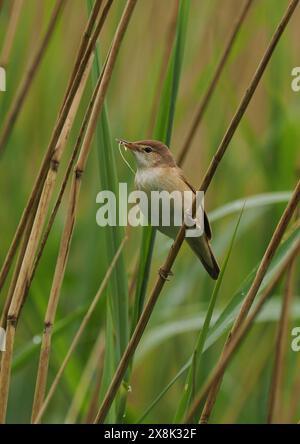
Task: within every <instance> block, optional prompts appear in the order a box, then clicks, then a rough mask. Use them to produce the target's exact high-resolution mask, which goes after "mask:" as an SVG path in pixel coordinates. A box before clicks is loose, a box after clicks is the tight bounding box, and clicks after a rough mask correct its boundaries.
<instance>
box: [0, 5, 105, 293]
mask: <svg viewBox="0 0 300 444" xmlns="http://www.w3.org/2000/svg"><path fill="white" fill-rule="evenodd" d="M98 2H101V0H98ZM111 3H112V0H108V2H107V5H106V7H105V9H104V10H103V12H102V15H101V17H100V19H99V21H98V24H97V26H96V29H95V31H94V32H93V36H92V37H91V39H90V42H89V44H88V46H87V48H86V50H85V52H84V49H85V48H83V45H85V44H86V40H85V39H84V37H83V38H82V43H81V45H80V47H79V52H78V54H80V53H82V52H84V57H83V59H82V61H81V63H80V66H79V68H78V71H77V73H76V76H75V79H74V80H73V73H72V75H71V78H70V81H69V87H68V90H69V94H68V97H67V99H64V101H63V105H62V107H61V110H60V113H59V117H58V119H57V122H56V125H55V128H54V130H53V133H52V136H51V140H50V143H49V145H48V148H47V151H46V154H45V156H44V159H43V161H42V165H41V168H40V171H39V173H38V176H37V179H36V181H35V183H34V186H33V189H32V192H31V195H30V197H29V200H28V202H27V205H26V207H25V209H24V211H23V214H22V216H21V219H20V222H19V224H18V227H17V230H16V233H15V235H14V238H13V240H12V243H11V245H10V248H9V251H8V253H7V255H6V258H5V260H4V263H3V265H2V268H1V272H0V291H1V289H2V288H3V285H4V283H5V280H6V278H7V275H8V272H9V270H10V267H11V264H12V261H13V258H14V256H15V253H16V251H17V248H18V246H19V242H20V240H21V238H22V236H23V232H24V229H25V226H26V224H27V220H28V217H29V214H30V213H31V211H32V208H33V206H34V204H35V202H36V201H39V199H40V195H41V192H42V188H43V185H44V182H45V179H46V175H47V172H48V170H49V168H50V162H51V157H52V155H53V153H54V150H55V147H56V145H57V143H58V140H59V137H60V135H61V131H62V129H63V126H64V124H65V121H66V119H67V116H68V114H69V111H70V107H71V105H72V102H73V100H74V96H75V94H76V92H77V89H78V87H79V85H80V82H81V80H82V76H83V74H84V72H85V69H86V66H87V64H88V62H89V59H90V57H91V54H92V52H93V50H94V47H95V44H96V41H97V39H98V37H99V34H100V32H101V29H102V27H103V24H104V21H105V19H106V17H107V14H108V11H109V8H110V6H111ZM92 17H93V19H94V20H95V17H94V15H93V12H92V15H91V16H90V19H89V22H88V25H87V28H86V29H89V27H90V22H91V20H92ZM94 25H95V23H94ZM77 59H78V57H77Z"/></svg>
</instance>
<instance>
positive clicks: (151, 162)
mask: <svg viewBox="0 0 300 444" xmlns="http://www.w3.org/2000/svg"><path fill="white" fill-rule="evenodd" d="M117 141H118V142H119V143H120V144H121V145H123V146H124V147H125V148H127V149H128V150H130V151H131V152H132V153H133V155H134V157H135V160H136V164H137V167H138V169H142V168H153V167H174V166H176V163H175V160H174V158H173V156H172V153H171V151H170V150H169V148H168V147H167V146H166V145H164V144H163V143H162V142H159V141H157V140H138V141H137V142H128V141H127V140H119V139H117Z"/></svg>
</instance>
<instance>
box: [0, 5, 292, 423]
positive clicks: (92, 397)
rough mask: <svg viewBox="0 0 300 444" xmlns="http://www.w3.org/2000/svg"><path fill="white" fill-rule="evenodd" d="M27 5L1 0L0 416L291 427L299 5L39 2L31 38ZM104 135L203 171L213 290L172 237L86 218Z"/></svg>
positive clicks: (102, 180) (118, 161) (107, 157)
mask: <svg viewBox="0 0 300 444" xmlns="http://www.w3.org/2000/svg"><path fill="white" fill-rule="evenodd" d="M35 3H37V0H32V5H31V7H29V8H28V10H27V9H25V8H24V2H23V1H22V0H14V1H13V2H8V1H6V0H4V1H3V2H1V1H0V24H1V27H0V29H1V31H0V37H1V39H2V40H1V41H2V42H3V43H2V47H0V55H1V56H0V64H1V66H3V67H5V68H6V70H7V78H9V80H10V81H9V88H8V89H7V91H6V92H5V93H0V94H1V96H0V100H1V102H0V114H1V125H0V154H1V159H0V161H1V163H2V165H3V166H4V168H3V173H2V175H1V177H0V189H1V192H2V190H3V199H2V200H3V211H2V214H5V218H1V220H0V223H1V225H2V226H1V230H2V233H3V235H2V237H3V239H2V240H1V250H0V259H1V271H0V294H1V298H0V310H1V318H0V322H1V324H0V325H1V327H2V328H4V329H5V330H6V349H5V351H1V352H0V358H1V361H0V422H1V423H5V422H8V423H17V422H21V423H29V422H31V423H33V424H37V423H40V422H46V423H57V422H58V423H71V424H74V423H80V422H81V423H103V422H105V421H107V422H110V423H123V422H125V423H129V424H131V423H144V422H154V423H155V422H157V423H159V422H164V423H168V422H169V423H197V422H200V423H207V422H215V423H222V422H228V421H234V422H237V423H239V422H241V423H242V422H249V423H250V422H253V423H280V422H294V423H296V422H297V421H298V420H299V417H300V410H299V404H298V399H299V395H300V389H299V382H298V379H297V374H298V370H299V365H300V361H299V357H298V355H297V353H296V352H295V351H293V350H292V348H291V345H290V344H291V341H292V339H291V329H292V327H295V326H297V321H298V323H299V310H298V308H299V307H298V305H299V301H298V298H297V292H298V291H299V288H300V287H299V285H300V282H299V276H298V273H297V270H298V268H299V252H300V225H299V201H300V182H299V171H298V166H299V162H300V157H299V146H300V135H299V134H298V121H299V119H298V113H299V96H297V93H295V92H293V93H292V92H291V88H290V83H291V80H292V78H291V77H289V76H288V75H287V72H289V73H290V72H291V70H292V68H293V67H294V66H297V62H299V61H297V60H296V55H297V54H298V50H299V45H298V43H297V39H295V35H296V30H297V26H298V24H297V20H298V21H299V20H300V15H299V8H297V6H298V3H299V0H290V1H289V2H286V5H285V8H284V5H282V7H280V8H278V10H276V11H275V10H274V8H273V7H272V2H271V0H265V2H256V1H255V0H245V1H243V2H242V3H241V5H240V7H239V8H238V10H237V9H236V4H235V2H234V1H232V0H226V2H225V4H226V8H224V9H222V11H221V10H220V8H219V6H218V2H210V1H207V2H202V4H201V5H199V2H197V1H195V0H166V2H160V1H159V0H151V1H150V2H146V3H145V2H141V1H139V0H126V1H125V0H124V1H123V0H120V1H118V2H116V1H113V0H80V2H78V3H77V4H76V7H74V6H71V4H70V3H71V2H68V1H67V0H57V1H56V2H52V1H50V0H49V1H48V0H45V2H44V3H43V5H42V10H43V19H42V20H41V21H42V22H43V23H42V24H43V26H41V30H40V34H39V35H40V37H39V38H38V40H37V43H36V44H35V45H32V44H30V33H28V29H31V28H32V27H33V28H32V29H33V30H32V35H33V34H34V32H35V31H36V29H35V28H34V26H33V23H34V7H35V6H36V5H35ZM40 6H41V5H40ZM25 12H26V13H25ZM267 19H268V20H267ZM212 23H213V24H214V26H213V27H212ZM217 25H218V26H217ZM75 28H76V29H78V32H76V33H75V32H74V29H75ZM212 29H213V30H212ZM254 29H257V33H254V32H253V30H254ZM274 29H275V31H274ZM256 34H257V35H256ZM23 41H24V42H25V45H27V46H26V48H27V49H26V51H25V52H24V51H23V50H22V49H21V42H22V48H23V46H24V45H23ZM262 42H263V43H262ZM263 48H265V49H263ZM22 51H23V52H22ZM20 55H21V56H20ZM19 60H20V62H18V61H19ZM17 62H18V63H20V66H22V69H20V70H19V72H13V70H14V67H15V66H16V64H17ZM283 67H285V68H283ZM249 79H250V80H249ZM11 85H13V88H12V87H11ZM2 99H3V100H2ZM37 110H38V112H37ZM226 128H227V129H226ZM116 137H124V138H126V139H133V140H134V139H143V138H147V137H148V138H154V139H159V140H161V141H163V142H165V143H166V144H167V145H168V146H170V148H171V149H172V150H174V155H175V157H176V158H177V159H178V163H179V164H180V165H182V164H183V163H184V165H185V172H186V173H187V176H189V177H190V178H191V181H192V182H193V181H194V182H195V183H197V182H200V181H199V179H200V176H201V175H202V177H203V179H202V181H201V184H200V186H199V189H200V190H203V191H204V192H205V193H206V195H207V202H208V203H207V205H208V206H209V208H214V209H215V211H212V212H211V221H212V223H213V228H214V238H213V241H212V242H213V246H214V249H215V250H216V254H217V256H218V258H219V261H220V263H221V264H222V269H221V273H220V277H219V279H218V281H217V282H216V283H213V282H211V281H210V279H209V278H208V277H207V276H206V274H205V272H204V271H203V270H202V269H201V267H200V264H199V263H198V261H197V260H195V258H194V257H193V255H192V254H190V253H189V252H188V251H187V250H186V249H185V247H184V242H183V241H184V234H185V227H184V226H183V227H182V228H181V230H180V231H179V234H178V236H177V238H176V240H175V242H174V243H173V244H172V245H171V244H170V242H169V241H168V240H167V239H166V238H164V237H163V236H161V235H160V234H157V233H156V231H155V230H154V229H153V228H151V227H140V228H130V230H128V229H127V228H126V229H125V227H122V226H115V227H109V226H107V227H98V226H97V225H96V222H95V214H96V209H97V208H96V203H95V202H96V195H97V193H98V191H99V190H102V189H106V190H111V191H113V192H115V193H116V194H117V193H118V186H119V183H120V182H127V183H128V188H129V189H132V188H133V186H134V185H133V177H132V175H131V172H130V171H128V170H127V167H126V166H124V164H123V163H122V158H121V157H120V156H119V153H118V151H117V146H116V143H115V138H116ZM229 148H230V149H229ZM225 154H226V155H225ZM125 155H126V156H127V154H125ZM128 160H129V162H130V163H131V159H130V158H128ZM206 165H208V168H206V167H205V166H206ZM205 171H206V172H205ZM295 173H296V186H295ZM20 184H22V185H21V186H20ZM5 190H6V191H5ZM7 190H9V193H8V192H7ZM291 190H293V191H291ZM172 272H173V273H172ZM149 288H152V290H150V291H149V290H148V289H149ZM90 295H94V297H92V298H91V297H90ZM271 297H272V298H271ZM262 332H263V333H264V334H263V335H262ZM258 340H259V343H260V346H259V352H258V353H255V352H253V357H252V363H253V372H254V374H251V381H250V380H249V378H248V379H247V378H246V376H245V375H244V373H245V369H246V367H247V364H246V363H245V356H247V354H246V352H247V353H249V350H251V347H252V349H253V348H254V347H255V348H254V350H255V349H256V344H257V341H258ZM242 342H243V343H244V344H243V346H242ZM158 364H159V365H158ZM251 368H252V367H251ZM243 375H244V376H245V378H243ZM24 380H26V384H25V385H24ZM223 381H224V382H223ZM242 384H246V387H245V388H243V390H241V385H242ZM21 392H22V396H21V399H20V393H21ZM266 394H267V395H266ZM257 405H259V408H257Z"/></svg>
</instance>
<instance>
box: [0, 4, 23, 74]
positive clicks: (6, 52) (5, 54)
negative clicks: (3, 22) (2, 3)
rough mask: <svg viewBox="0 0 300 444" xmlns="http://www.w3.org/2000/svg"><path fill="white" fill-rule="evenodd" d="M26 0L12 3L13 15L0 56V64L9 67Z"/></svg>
mask: <svg viewBox="0 0 300 444" xmlns="http://www.w3.org/2000/svg"><path fill="white" fill-rule="evenodd" d="M23 4H24V0H14V2H13V4H12V11H11V17H10V20H9V24H8V27H7V31H6V36H5V40H4V44H3V48H2V52H1V57H0V66H3V67H4V68H7V66H8V63H9V58H10V53H11V49H12V46H13V43H14V39H15V34H16V30H17V26H18V21H19V18H20V14H21V10H22V7H23Z"/></svg>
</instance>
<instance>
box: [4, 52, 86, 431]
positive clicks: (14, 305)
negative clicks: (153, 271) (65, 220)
mask: <svg viewBox="0 0 300 444" xmlns="http://www.w3.org/2000/svg"><path fill="white" fill-rule="evenodd" d="M91 66H92V58H91V59H90V62H89V63H88V64H87V67H86V70H85V72H84V74H83V77H82V79H81V83H80V85H79V88H78V90H77V92H76V94H75V96H74V100H73V102H72V105H71V107H70V112H69V114H68V116H67V119H66V121H65V125H64V127H63V129H62V132H61V136H60V138H59V140H58V143H57V146H56V148H55V150H54V154H53V157H52V159H51V167H50V169H49V172H48V174H47V177H46V180H45V184H44V187H43V191H42V193H41V197H40V201H39V204H38V208H37V211H36V214H35V217H34V222H33V226H32V230H31V232H30V236H29V239H28V242H27V245H26V250H25V252H24V255H23V260H22V265H21V267H20V269H19V270H18V271H19V272H18V275H17V279H16V284H15V288H14V291H13V294H12V297H11V304H10V307H9V310H8V315H7V326H8V325H9V324H11V326H10V328H8V333H7V334H11V332H12V329H13V330H15V328H16V324H17V321H18V319H19V316H20V311H21V308H22V305H23V303H24V296H25V294H26V293H27V291H28V288H29V283H30V281H31V274H32V267H33V263H34V257H35V253H36V250H37V247H38V243H39V240H40V237H41V234H42V230H43V226H44V223H45V220H46V217H47V212H48V207H49V204H50V200H51V197H52V193H53V190H54V186H55V182H56V177H57V171H58V167H59V164H60V159H61V156H62V154H63V151H64V148H65V146H66V143H67V140H68V136H69V133H70V130H71V127H72V125H73V121H74V119H75V116H76V114H77V110H78V107H79V104H80V101H81V98H82V94H83V92H84V89H85V85H86V82H87V78H88V74H89V71H90V69H91ZM14 336H15V332H14V334H13V336H12V339H11V340H10V339H9V341H10V344H11V349H10V350H12V349H13V343H14ZM11 359H12V355H11V354H10V353H5V354H4V355H3V358H2V363H3V362H4V361H6V362H5V364H3V365H2V366H1V373H0V393H1V394H2V395H3V398H1V399H0V421H1V422H3V421H4V420H5V416H6V404H7V398H8V389H9V386H8V384H9V377H8V375H7V374H5V373H4V372H2V368H3V369H4V368H5V369H7V368H10V365H11Z"/></svg>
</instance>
